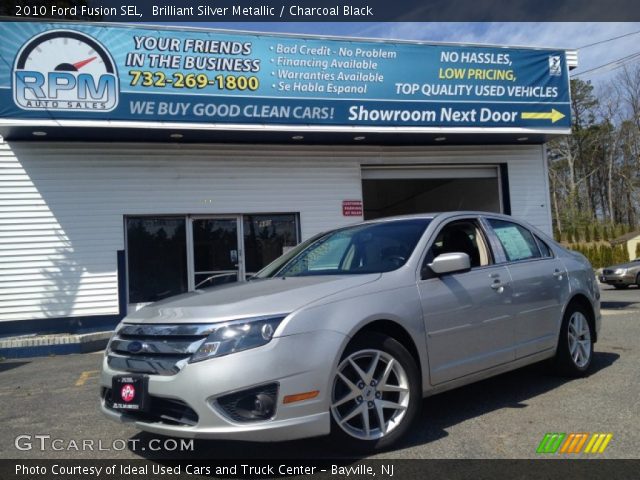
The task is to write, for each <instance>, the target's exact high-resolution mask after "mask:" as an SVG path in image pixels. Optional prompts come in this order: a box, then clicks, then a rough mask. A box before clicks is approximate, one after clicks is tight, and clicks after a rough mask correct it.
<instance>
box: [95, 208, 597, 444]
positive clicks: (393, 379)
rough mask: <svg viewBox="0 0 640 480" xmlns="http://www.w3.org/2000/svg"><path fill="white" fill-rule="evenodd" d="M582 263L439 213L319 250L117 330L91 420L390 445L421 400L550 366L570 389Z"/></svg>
mask: <svg viewBox="0 0 640 480" xmlns="http://www.w3.org/2000/svg"><path fill="white" fill-rule="evenodd" d="M599 298H600V294H599V290H598V286H597V283H596V281H595V277H594V273H593V270H592V268H591V265H590V264H589V262H588V261H587V260H586V259H585V258H584V257H583V256H582V255H580V254H577V253H574V252H570V251H568V250H566V249H564V248H563V247H562V246H560V245H559V244H557V243H556V242H554V241H553V240H552V239H551V238H549V237H548V236H547V235H545V234H544V233H543V232H541V231H539V230H537V229H536V228H534V227H532V226H530V225H528V224H526V223H524V222H521V221H517V220H514V219H513V218H511V217H508V216H504V215H498V214H489V213H481V212H449V213H440V214H424V215H412V216H405V217H394V218H387V219H378V220H373V221H368V222H364V223H360V224H357V225H353V226H349V227H345V228H340V229H337V230H333V231H330V232H327V233H323V234H319V235H316V236H315V237H312V238H310V239H309V240H307V241H305V242H303V243H302V244H300V245H298V246H297V247H295V248H294V249H292V250H291V251H289V252H287V253H286V254H284V255H283V256H281V257H280V258H278V259H277V260H275V261H274V262H273V263H271V264H270V265H268V266H267V267H265V268H264V269H263V270H262V271H261V272H259V273H258V274H256V275H255V276H254V277H252V278H251V279H250V280H249V281H247V282H242V283H237V284H226V285H222V286H219V287H215V288H211V289H203V290H196V291H194V292H191V293H187V294H184V295H180V296H176V297H172V298H169V299H165V300H163V301H160V302H157V303H154V304H151V305H149V306H147V307H145V308H143V309H141V310H139V311H137V312H135V313H132V314H130V315H128V316H127V317H126V318H125V319H124V320H123V321H122V322H121V323H120V325H119V326H118V327H117V329H116V332H115V334H114V335H113V337H112V339H111V340H110V342H109V345H108V347H107V351H106V354H105V358H104V363H103V368H102V374H101V404H102V411H103V412H104V413H105V414H106V415H107V416H108V417H110V418H112V419H115V420H120V421H123V422H133V423H134V424H135V426H137V427H138V428H140V429H141V430H145V431H149V432H154V433H158V434H165V435H172V436H179V437H190V438H217V439H240V440H259V441H276V440H292V439H297V438H304V437H313V436H321V435H328V434H331V435H332V436H334V437H335V438H336V440H337V441H339V442H340V443H341V444H344V445H346V446H347V447H353V448H365V449H370V450H375V449H383V448H386V447H389V446H390V445H392V444H393V443H394V442H396V441H397V440H398V439H399V438H400V437H401V436H402V435H403V434H404V433H406V432H407V430H409V429H410V427H411V423H412V421H413V420H414V419H415V417H416V414H417V413H418V411H419V408H420V405H421V400H422V398H423V397H425V396H428V395H432V394H435V393H438V392H442V391H444V390H448V389H451V388H455V387H457V386H461V385H464V384H467V383H471V382H474V381H477V380H480V379H484V378H487V377H489V376H492V375H496V374H499V373H502V372H505V371H508V370H512V369H515V368H518V367H521V366H524V365H527V364H531V363H534V362H539V361H542V360H547V359H551V361H552V362H553V364H554V365H555V368H556V369H557V370H558V371H559V372H560V373H562V374H564V375H568V376H580V375H584V374H585V373H586V372H587V371H588V369H589V366H590V364H591V360H592V357H593V344H594V342H595V341H596V340H597V335H598V331H599V328H600V301H599Z"/></svg>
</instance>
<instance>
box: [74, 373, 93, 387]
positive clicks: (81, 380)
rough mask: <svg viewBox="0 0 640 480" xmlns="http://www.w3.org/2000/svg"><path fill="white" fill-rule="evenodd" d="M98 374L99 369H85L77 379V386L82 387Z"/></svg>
mask: <svg viewBox="0 0 640 480" xmlns="http://www.w3.org/2000/svg"><path fill="white" fill-rule="evenodd" d="M97 376H98V370H85V371H84V372H82V373H81V374H80V376H79V377H78V380H76V387H81V386H82V385H84V384H85V383H86V381H87V380H89V379H90V378H91V377H97Z"/></svg>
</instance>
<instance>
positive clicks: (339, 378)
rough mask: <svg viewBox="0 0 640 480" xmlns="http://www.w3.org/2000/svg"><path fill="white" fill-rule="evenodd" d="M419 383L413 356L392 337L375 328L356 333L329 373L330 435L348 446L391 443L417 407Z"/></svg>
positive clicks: (374, 446) (381, 446) (365, 447)
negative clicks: (331, 372)
mask: <svg viewBox="0 0 640 480" xmlns="http://www.w3.org/2000/svg"><path fill="white" fill-rule="evenodd" d="M365 382H366V383H365ZM421 383H422V382H421V379H420V373H419V370H418V367H417V365H416V362H415V360H414V358H413V356H412V355H411V354H410V353H409V352H408V351H407V349H406V348H405V347H404V346H402V344H400V343H399V342H398V341H397V340H395V339H394V338H392V337H389V336H387V335H383V334H380V333H377V332H365V333H363V334H361V335H359V336H357V337H355V338H354V339H353V340H352V341H351V343H350V344H349V345H348V346H347V348H346V349H345V351H344V353H343V355H342V357H341V359H340V362H339V364H338V367H337V369H336V371H335V372H334V375H333V380H332V386H331V397H330V399H331V406H330V410H331V440H332V441H334V442H335V445H339V446H340V448H341V450H349V451H380V450H384V449H386V448H388V447H390V446H391V445H393V444H394V443H395V442H397V441H398V440H399V439H400V438H401V437H402V436H403V435H404V434H405V433H406V432H407V430H408V429H409V428H410V426H411V424H412V423H413V420H414V419H415V417H416V415H417V413H418V411H419V409H420V405H421V403H422V386H421ZM381 419H382V420H381Z"/></svg>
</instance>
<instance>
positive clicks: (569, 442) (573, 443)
mask: <svg viewBox="0 0 640 480" xmlns="http://www.w3.org/2000/svg"><path fill="white" fill-rule="evenodd" d="M612 438H613V433H594V434H590V433H584V432H582V433H569V434H566V433H545V435H544V437H543V439H542V441H541V442H540V445H538V448H537V450H536V453H543V454H552V453H569V454H571V453H573V454H577V453H580V452H583V453H603V452H604V451H605V450H606V448H607V446H608V445H609V442H611V439H612ZM587 440H588V442H587ZM585 443H586V445H587V446H586V448H585V449H584V450H583V449H582V447H584V445H585Z"/></svg>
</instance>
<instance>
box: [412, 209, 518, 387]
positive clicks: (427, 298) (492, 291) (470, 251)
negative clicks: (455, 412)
mask: <svg viewBox="0 0 640 480" xmlns="http://www.w3.org/2000/svg"><path fill="white" fill-rule="evenodd" d="M452 252H462V253H466V254H467V255H469V258H470V261H471V269H470V270H467V271H461V272H457V273H449V274H443V275H436V274H434V273H433V271H432V270H430V268H429V267H428V264H429V263H431V262H432V261H433V259H434V258H435V257H437V256H438V255H440V254H443V253H452ZM421 277H422V279H421V280H420V281H419V282H418V288H419V291H420V298H421V303H422V311H423V316H424V321H425V327H426V332H427V353H428V357H429V368H430V378H431V383H432V384H434V385H435V384H439V383H443V382H447V381H450V380H454V379H456V378H459V377H463V376H465V375H469V374H472V373H475V372H478V371H481V370H484V369H487V368H491V367H494V366H496V365H500V364H502V363H506V362H510V361H512V360H514V359H515V346H514V344H515V342H514V336H513V326H512V323H511V319H512V314H513V312H512V306H511V293H512V290H511V282H510V277H509V272H508V270H507V268H506V266H504V265H495V264H494V262H493V255H492V253H491V250H490V248H489V246H488V242H487V241H486V237H485V234H484V233H483V230H482V228H481V227H480V224H479V222H478V221H477V220H476V219H475V218H470V219H463V220H454V221H451V222H449V223H448V224H446V225H445V226H444V227H443V228H441V230H440V231H439V233H438V234H437V235H436V239H435V240H434V242H433V243H432V245H430V246H429V248H428V251H427V253H426V256H425V259H424V262H423V271H422V274H421Z"/></svg>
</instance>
